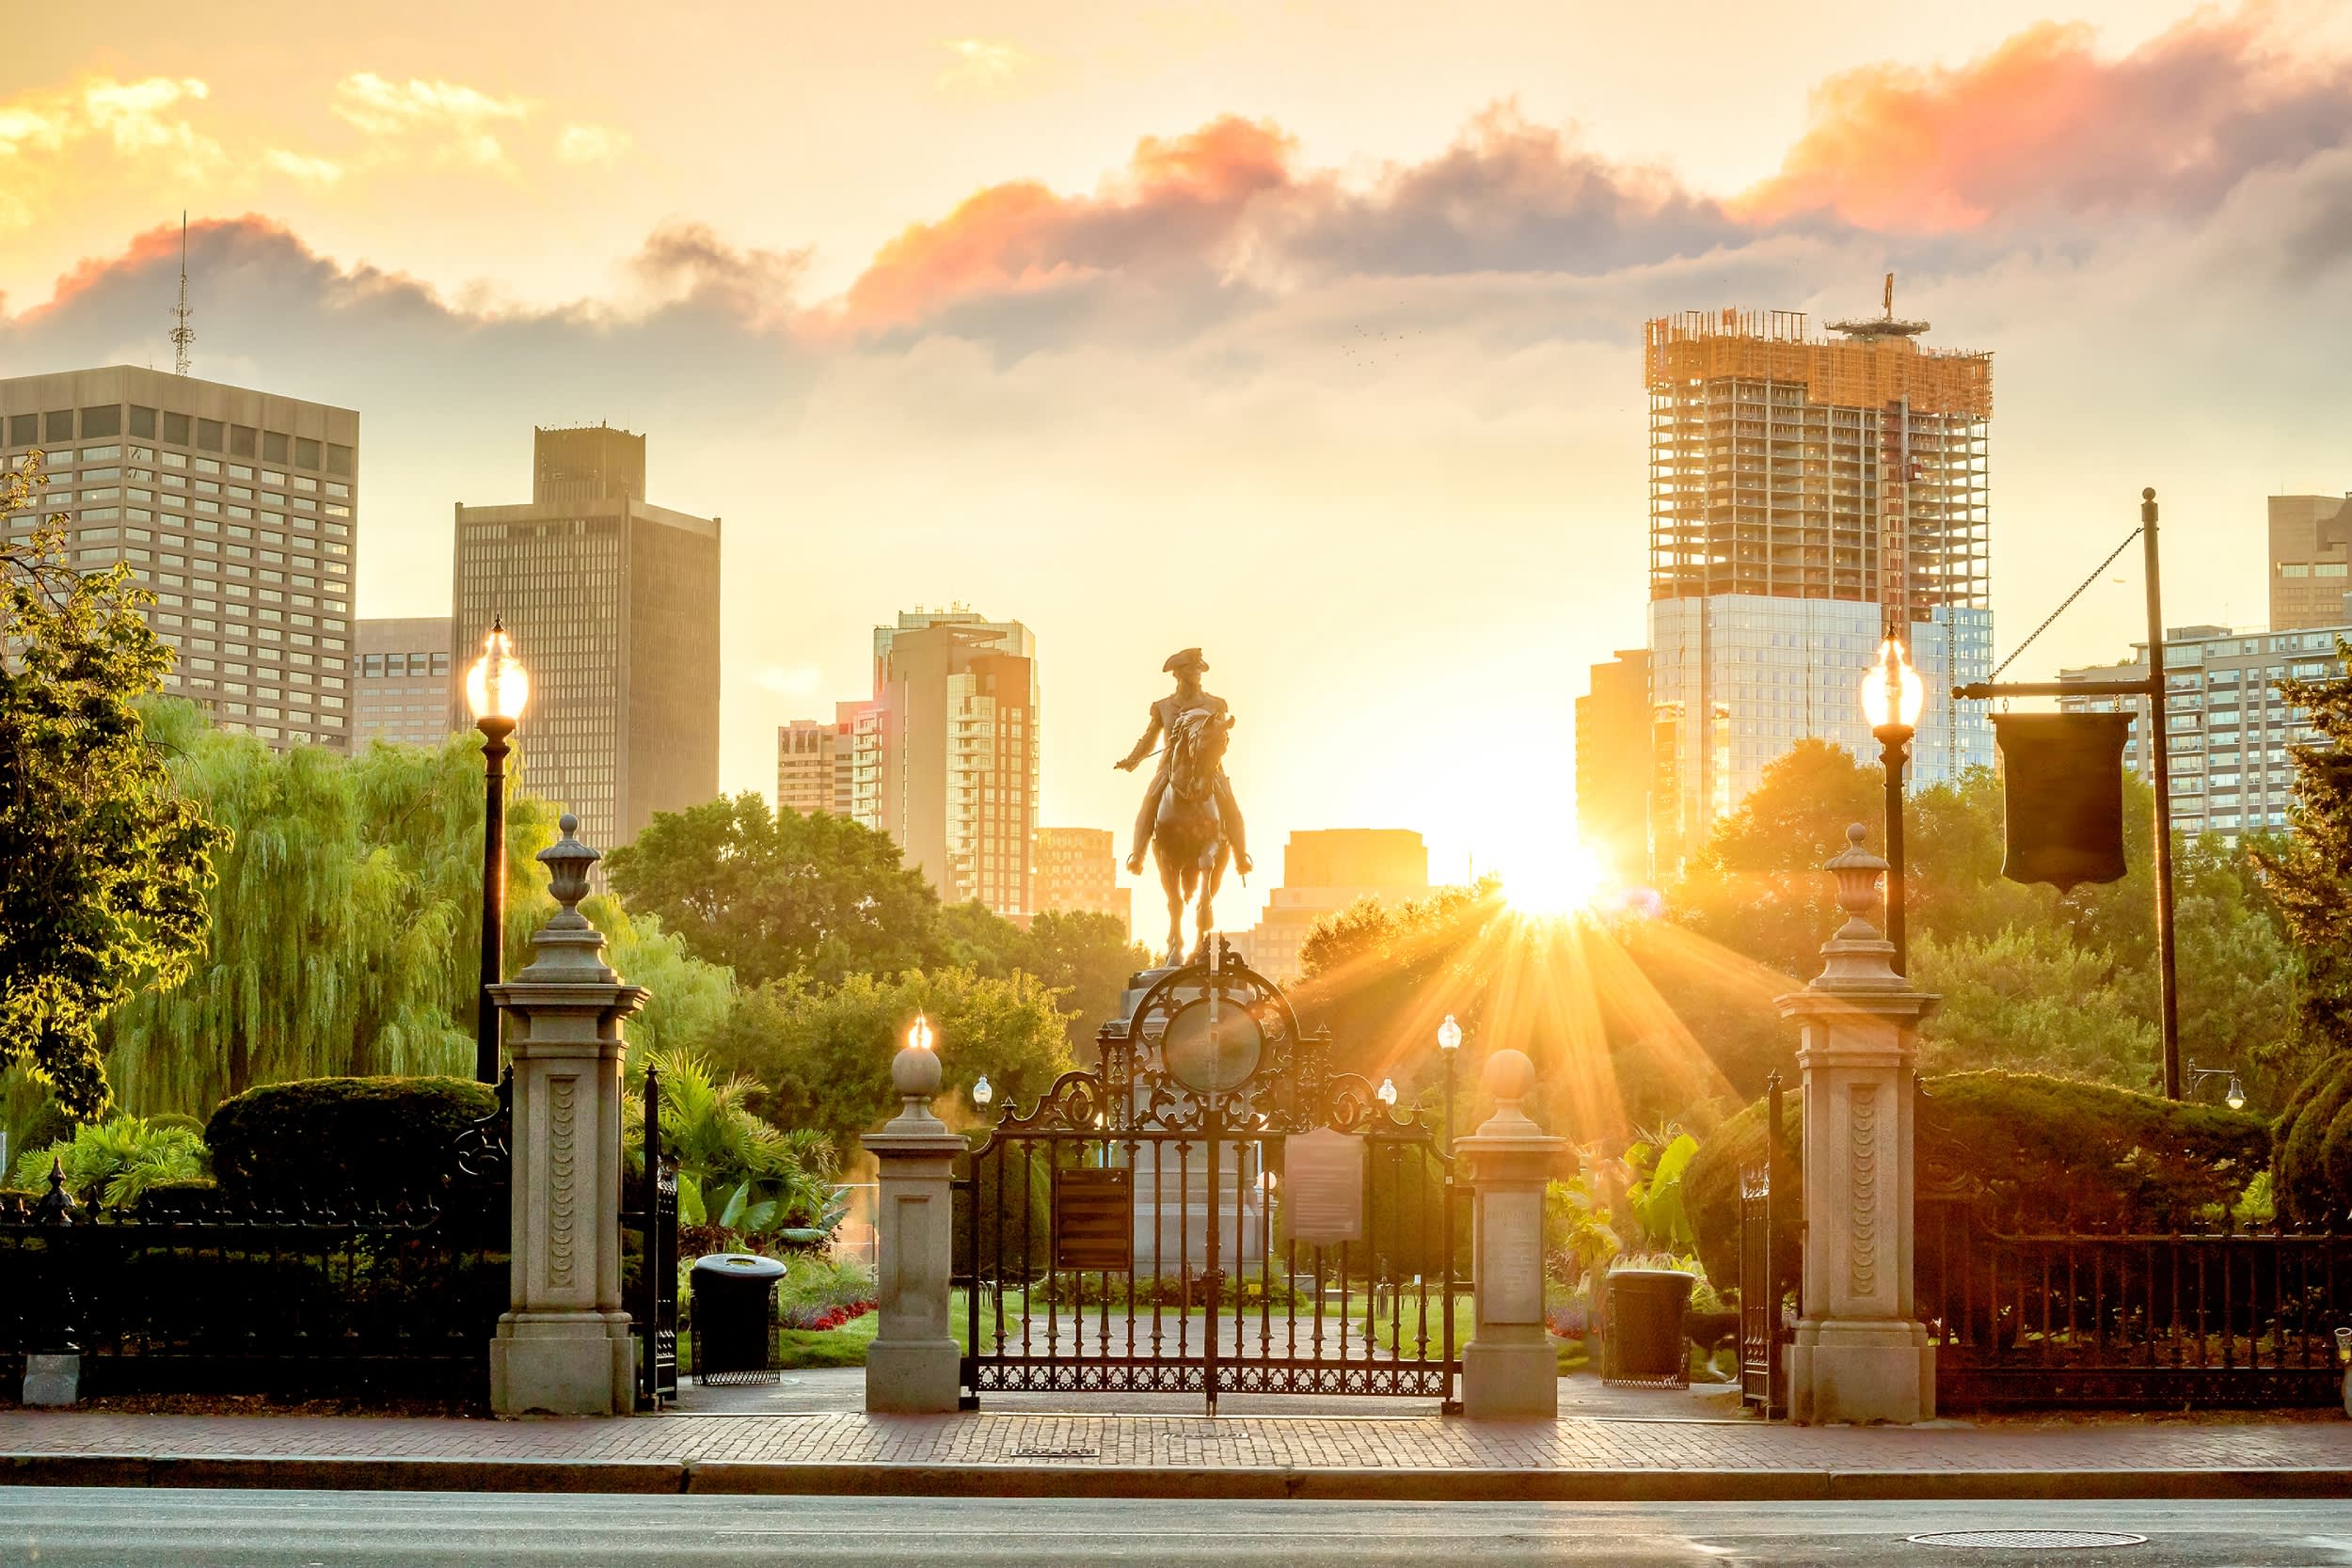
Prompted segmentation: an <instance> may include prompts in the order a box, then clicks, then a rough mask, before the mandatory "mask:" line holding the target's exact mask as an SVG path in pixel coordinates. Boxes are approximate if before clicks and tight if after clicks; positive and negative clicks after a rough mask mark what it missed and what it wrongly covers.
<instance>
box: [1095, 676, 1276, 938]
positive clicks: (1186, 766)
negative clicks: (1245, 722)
mask: <svg viewBox="0 0 2352 1568" xmlns="http://www.w3.org/2000/svg"><path fill="white" fill-rule="evenodd" d="M1160 668H1161V669H1162V670H1164V671H1167V672H1168V673H1172V674H1174V675H1175V677H1176V689H1175V691H1174V692H1172V693H1170V694H1169V695H1168V696H1166V697H1162V698H1161V699H1160V700H1159V701H1158V702H1156V703H1153V704H1152V721H1151V723H1150V724H1149V725H1148V726H1146V727H1145V729H1144V732H1143V738H1142V739H1140V740H1138V741H1136V746H1135V750H1134V751H1132V752H1128V753H1127V754H1126V755H1125V756H1123V757H1121V758H1120V760H1119V761H1118V762H1117V763H1115V764H1113V765H1112V766H1114V767H1116V768H1120V770H1121V771H1124V772H1133V771H1134V770H1135V768H1136V764H1138V763H1140V762H1142V761H1143V760H1144V759H1145V758H1147V757H1149V756H1151V755H1152V743H1153V742H1154V741H1159V742H1161V745H1160V749H1159V758H1160V767H1159V771H1158V772H1156V773H1154V774H1153V775H1152V783H1151V784H1150V786H1149V787H1148V788H1146V789H1145V790H1144V792H1143V809H1142V810H1141V811H1139V812H1137V813H1136V837H1135V848H1134V850H1133V851H1132V852H1131V853H1130V854H1129V855H1128V856H1127V869H1128V871H1129V872H1130V873H1133V874H1136V875H1141V873H1142V871H1143V852H1144V850H1145V849H1146V848H1147V847H1148V848H1150V850H1151V851H1152V860H1153V861H1154V862H1156V863H1157V864H1158V865H1159V868H1160V887H1161V889H1162V891H1164V892H1165V893H1166V894H1167V895H1168V963H1170V964H1171V965H1173V964H1181V963H1183V962H1184V905H1185V903H1186V902H1187V901H1189V900H1192V899H1193V898H1194V897H1195V895H1198V898H1199V902H1198V904H1197V905H1196V906H1195V911H1194V920H1193V923H1194V925H1195V927H1197V928H1198V931H1199V941H1198V942H1197V943H1196V944H1195V946H1194V948H1193V953H1192V960H1193V961H1194V962H1195V963H1198V962H1200V961H1201V960H1202V959H1204V958H1207V957H1208V948H1209V927H1210V922H1211V915H1210V906H1211V905H1212V904H1213V903H1214V902H1215V901H1216V890H1217V886H1218V884H1219V883H1220V882H1222V881H1223V880H1224V879H1225V868H1226V866H1227V865H1228V864H1232V865H1234V866H1237V867H1239V868H1240V871H1241V874H1242V875H1243V876H1245V877H1247V876H1248V875H1249V868H1250V860H1249V846H1248V836H1247V833H1246V831H1245V830H1244V828H1243V826H1242V819H1241V807H1239V806H1238V805H1236V804H1234V803H1233V786H1232V783H1231V782H1230V781H1229V780H1228V779H1227V778H1226V777H1225V745H1226V740H1227V738H1228V736H1229V735H1230V733H1231V732H1232V728H1233V716H1232V714H1231V713H1229V712H1228V711H1227V710H1226V706H1225V699H1224V698H1222V697H1216V696H1212V695H1210V694H1209V693H1208V692H1206V691H1203V690H1202V689H1200V677H1201V676H1202V675H1203V674H1204V673H1207V671H1208V668H1209V664H1208V660H1206V659H1204V658H1202V657H1200V649H1198V648H1186V649H1185V650H1184V652H1183V653H1180V654H1177V655H1175V656H1173V657H1170V658H1169V659H1168V662H1167V663H1166V664H1163V665H1161V666H1160Z"/></svg>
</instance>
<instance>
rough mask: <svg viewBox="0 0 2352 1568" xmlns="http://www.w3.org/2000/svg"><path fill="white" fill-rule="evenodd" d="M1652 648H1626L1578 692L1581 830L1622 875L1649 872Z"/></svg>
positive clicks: (1591, 849)
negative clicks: (1650, 660) (1650, 682)
mask: <svg viewBox="0 0 2352 1568" xmlns="http://www.w3.org/2000/svg"><path fill="white" fill-rule="evenodd" d="M1649 743H1650V707H1649V651H1648V650H1647V649H1645V648H1620V649H1618V650H1617V657H1615V658H1613V659H1612V660H1610V661H1609V662H1608V663H1607V664H1596V665H1594V666H1593V668H1592V681H1591V685H1590V687H1589V688H1588V689H1587V690H1586V694H1585V695H1583V696H1581V697H1579V698H1578V699H1577V700H1576V836H1577V841H1578V842H1579V843H1580V844H1581V845H1582V846H1583V847H1584V848H1585V850H1586V852H1587V853H1589V854H1591V855H1592V856H1593V858H1594V859H1595V860H1596V861H1597V862H1598V863H1600V864H1601V865H1603V866H1605V867H1607V868H1608V870H1609V873H1610V874H1611V875H1612V876H1613V877H1614V878H1615V879H1617V880H1619V881H1620V882H1639V881H1641V880H1642V879H1645V878H1646V877H1647V876H1648V875H1649V865H1650V842H1649V789H1650V777H1649V769H1648V768H1647V767H1646V766H1645V758H1646V757H1647V756H1648V753H1649Z"/></svg>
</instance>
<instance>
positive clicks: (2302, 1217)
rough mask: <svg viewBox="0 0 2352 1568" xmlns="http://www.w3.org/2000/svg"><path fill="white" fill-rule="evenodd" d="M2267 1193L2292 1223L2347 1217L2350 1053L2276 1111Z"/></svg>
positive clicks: (2351, 1207)
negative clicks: (2275, 1138)
mask: <svg viewBox="0 0 2352 1568" xmlns="http://www.w3.org/2000/svg"><path fill="white" fill-rule="evenodd" d="M2271 1190H2272V1193H2273V1196H2275V1198H2276V1200H2277V1203H2278V1207H2279V1217H2280V1219H2283V1220H2286V1221H2289V1222H2291V1223H2298V1224H2306V1225H2327V1224H2336V1223H2340V1222H2341V1221H2343V1220H2344V1218H2345V1216H2346V1215H2347V1214H2352V1052H2344V1053H2341V1054H2338V1055H2336V1056H2332V1057H2330V1058H2329V1059H2328V1060H2327V1061H2326V1062H2323V1063H2321V1064H2320V1067H2319V1069H2318V1070H2317V1071H2315V1072H2313V1073H2312V1075H2311V1076H2310V1077H2309V1078H2306V1079H2305V1080H2303V1084H2302V1086H2301V1087H2299V1088H2297V1089H2296V1091H2295V1095H2294V1098H2292V1099H2290V1100H2289V1101H2287V1108H2286V1109H2285V1110H2284V1111H2282V1112H2280V1116H2279V1136H2278V1147H2277V1149H2276V1151H2275V1152H2274V1154H2273V1156H2272V1164H2271Z"/></svg>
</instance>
